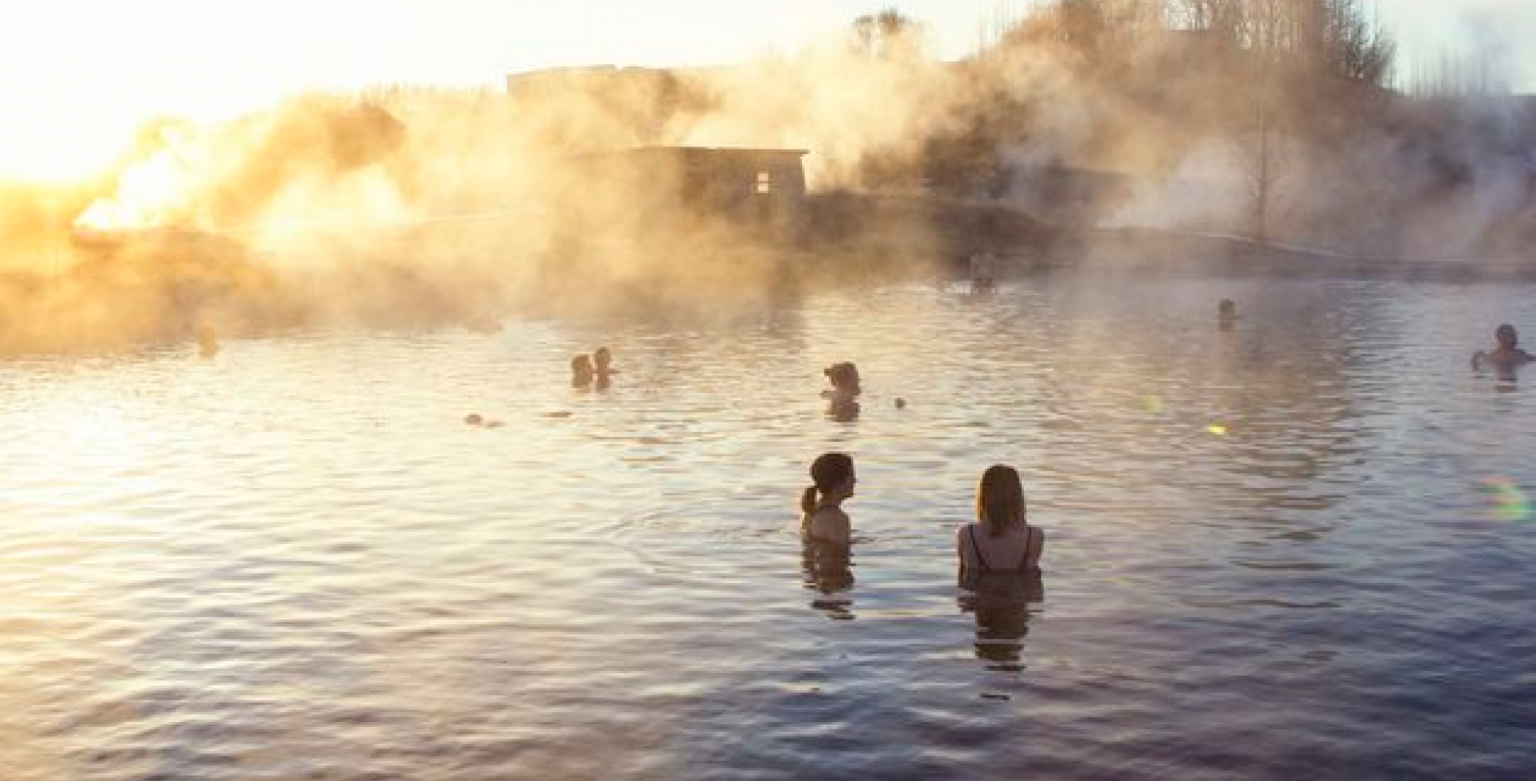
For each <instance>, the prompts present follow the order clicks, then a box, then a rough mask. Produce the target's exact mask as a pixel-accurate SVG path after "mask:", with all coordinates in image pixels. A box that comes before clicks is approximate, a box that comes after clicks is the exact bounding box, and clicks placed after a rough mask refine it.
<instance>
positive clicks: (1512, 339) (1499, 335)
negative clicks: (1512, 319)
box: [1493, 323, 1520, 345]
mask: <svg viewBox="0 0 1536 781" xmlns="http://www.w3.org/2000/svg"><path fill="white" fill-rule="evenodd" d="M1493 338H1494V339H1497V340H1498V341H1499V344H1503V343H1504V342H1506V341H1507V342H1509V343H1510V344H1511V345H1515V344H1518V343H1519V342H1520V337H1519V335H1517V334H1516V333H1515V327H1514V326H1512V325H1510V324H1509V323H1504V324H1502V325H1500V326H1499V327H1498V328H1496V329H1494V331H1493Z"/></svg>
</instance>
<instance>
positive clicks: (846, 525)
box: [832, 510, 853, 546]
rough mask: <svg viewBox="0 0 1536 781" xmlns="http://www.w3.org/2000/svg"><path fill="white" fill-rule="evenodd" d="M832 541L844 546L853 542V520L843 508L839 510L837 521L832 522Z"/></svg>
mask: <svg viewBox="0 0 1536 781" xmlns="http://www.w3.org/2000/svg"><path fill="white" fill-rule="evenodd" d="M832 541H833V542H835V543H837V544H838V545H843V546H847V545H849V544H851V543H852V542H853V521H852V520H850V519H849V518H848V513H845V512H843V511H841V510H839V511H838V512H837V522H836V523H834V524H832Z"/></svg>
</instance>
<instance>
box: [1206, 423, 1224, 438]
mask: <svg viewBox="0 0 1536 781" xmlns="http://www.w3.org/2000/svg"><path fill="white" fill-rule="evenodd" d="M1205 430H1206V431H1207V432H1210V434H1211V436H1215V437H1224V436H1226V435H1227V427H1226V426H1223V425H1221V424H1220V423H1212V424H1211V425H1209V426H1206V427H1205Z"/></svg>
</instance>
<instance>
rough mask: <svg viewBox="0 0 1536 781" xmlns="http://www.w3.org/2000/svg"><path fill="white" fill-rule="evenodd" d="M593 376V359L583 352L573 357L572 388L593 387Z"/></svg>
mask: <svg viewBox="0 0 1536 781" xmlns="http://www.w3.org/2000/svg"><path fill="white" fill-rule="evenodd" d="M592 377H593V371H592V359H591V358H590V357H588V356H587V355H586V353H582V354H581V355H578V356H576V357H575V358H572V359H571V387H572V388H590V387H592Z"/></svg>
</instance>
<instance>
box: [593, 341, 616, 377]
mask: <svg viewBox="0 0 1536 781" xmlns="http://www.w3.org/2000/svg"><path fill="white" fill-rule="evenodd" d="M592 363H593V364H594V365H595V367H596V369H597V373H598V374H607V373H608V367H609V365H611V364H612V363H613V353H610V352H608V348H607V347H599V348H597V349H596V350H594V351H593V352H592Z"/></svg>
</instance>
